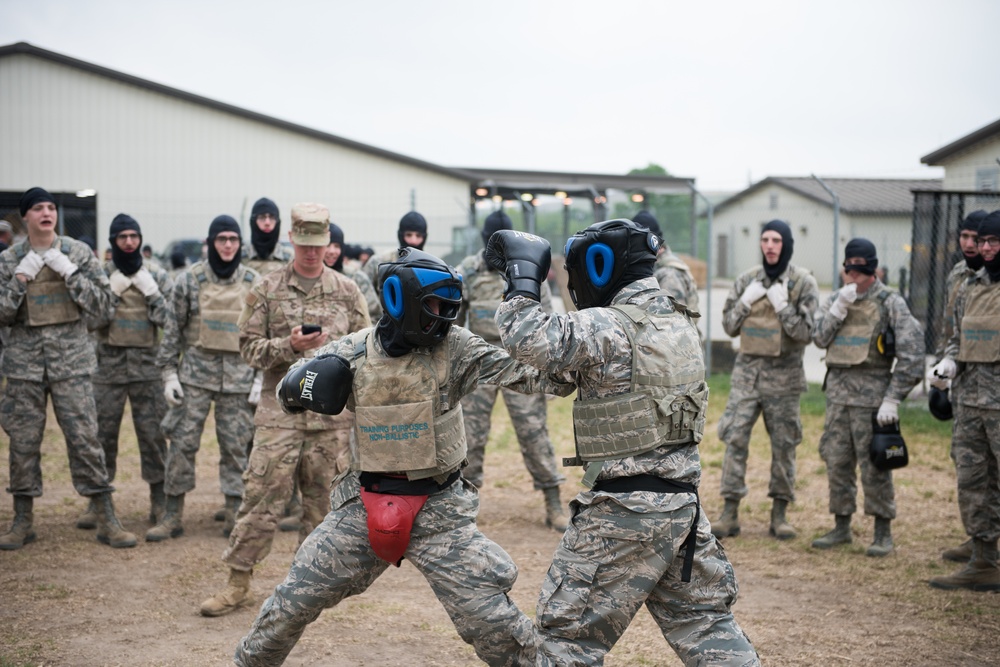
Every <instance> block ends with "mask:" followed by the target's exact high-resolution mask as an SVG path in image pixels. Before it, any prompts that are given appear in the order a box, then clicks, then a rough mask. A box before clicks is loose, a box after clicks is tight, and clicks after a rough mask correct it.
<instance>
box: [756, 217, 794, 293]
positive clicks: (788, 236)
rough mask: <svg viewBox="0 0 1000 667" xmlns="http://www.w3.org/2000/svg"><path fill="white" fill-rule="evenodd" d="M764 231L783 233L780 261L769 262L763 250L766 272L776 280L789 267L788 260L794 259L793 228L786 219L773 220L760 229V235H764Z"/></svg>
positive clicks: (762, 257) (762, 259) (762, 258)
mask: <svg viewBox="0 0 1000 667" xmlns="http://www.w3.org/2000/svg"><path fill="white" fill-rule="evenodd" d="M764 232H778V233H779V234H781V254H780V255H778V262H777V263H776V264H768V263H767V258H766V257H764V256H763V255H764V252H763V251H761V261H762V262H763V263H764V273H765V274H766V275H767V277H768V278H770V279H771V280H775V279H776V278H777V277H778V276H780V275H781V274H782V273H784V272H785V269H787V268H788V262H789V261H790V260H791V259H792V250H794V249H795V239H793V238H792V228H791V227H789V226H788V223H787V222H785V221H784V220H772V221H771V222H769V223H767V224H766V225H764V228H763V229H762V230H760V235H761V236H764Z"/></svg>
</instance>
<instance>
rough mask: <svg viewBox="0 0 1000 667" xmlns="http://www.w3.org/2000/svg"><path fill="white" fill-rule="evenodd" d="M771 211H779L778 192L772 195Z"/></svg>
mask: <svg viewBox="0 0 1000 667" xmlns="http://www.w3.org/2000/svg"><path fill="white" fill-rule="evenodd" d="M771 210H772V211H777V210H778V193H777V192H772V193H771Z"/></svg>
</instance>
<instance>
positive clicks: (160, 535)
mask: <svg viewBox="0 0 1000 667" xmlns="http://www.w3.org/2000/svg"><path fill="white" fill-rule="evenodd" d="M183 516H184V494H183V493H182V494H181V495H179V496H167V510H166V513H165V514H164V515H163V518H162V519H161V520H160V523H158V524H156V525H155V526H153V527H152V528H150V529H149V530H147V531H146V541H147V542H162V541H163V540H166V539H170V538H171V537H180V536H181V535H183V534H184V526H183V525H182V524H181V519H182V518H183Z"/></svg>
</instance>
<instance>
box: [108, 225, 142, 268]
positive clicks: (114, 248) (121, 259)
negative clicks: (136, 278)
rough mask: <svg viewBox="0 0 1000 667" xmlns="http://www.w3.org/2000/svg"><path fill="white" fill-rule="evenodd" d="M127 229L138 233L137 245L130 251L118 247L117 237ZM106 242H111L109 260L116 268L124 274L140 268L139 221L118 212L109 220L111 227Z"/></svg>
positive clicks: (140, 236) (140, 233)
mask: <svg viewBox="0 0 1000 667" xmlns="http://www.w3.org/2000/svg"><path fill="white" fill-rule="evenodd" d="M126 230H129V231H133V232H135V233H136V234H138V235H139V245H138V246H136V249H135V250H133V251H132V252H125V251H124V250H122V249H121V248H119V247H118V242H117V240H116V239H117V238H118V235H119V234H121V233H122V232H124V231H126ZM108 242H109V243H110V244H111V261H112V262H114V263H115V266H116V267H118V270H119V271H121V272H122V273H124V274H125V275H126V276H131V275H134V274H135V273H136V271H138V270H139V269H141V268H142V230H141V229H139V223H138V222H136V221H135V218H133V217H132V216H130V215H126V214H124V213H119V214H118V215H116V216H115V219H114V220H112V221H111V228H110V229H109V230H108Z"/></svg>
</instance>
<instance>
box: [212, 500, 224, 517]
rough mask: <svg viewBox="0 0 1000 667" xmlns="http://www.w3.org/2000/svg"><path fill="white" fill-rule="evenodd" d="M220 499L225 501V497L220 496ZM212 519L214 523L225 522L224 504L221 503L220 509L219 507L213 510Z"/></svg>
mask: <svg viewBox="0 0 1000 667" xmlns="http://www.w3.org/2000/svg"><path fill="white" fill-rule="evenodd" d="M222 499H223V501H225V499H226V497H225V496H222ZM212 518H213V519H214V520H216V521H225V520H226V503H225V502H223V503H222V507H220V508H219V509H217V510H215V514H213V515H212Z"/></svg>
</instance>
